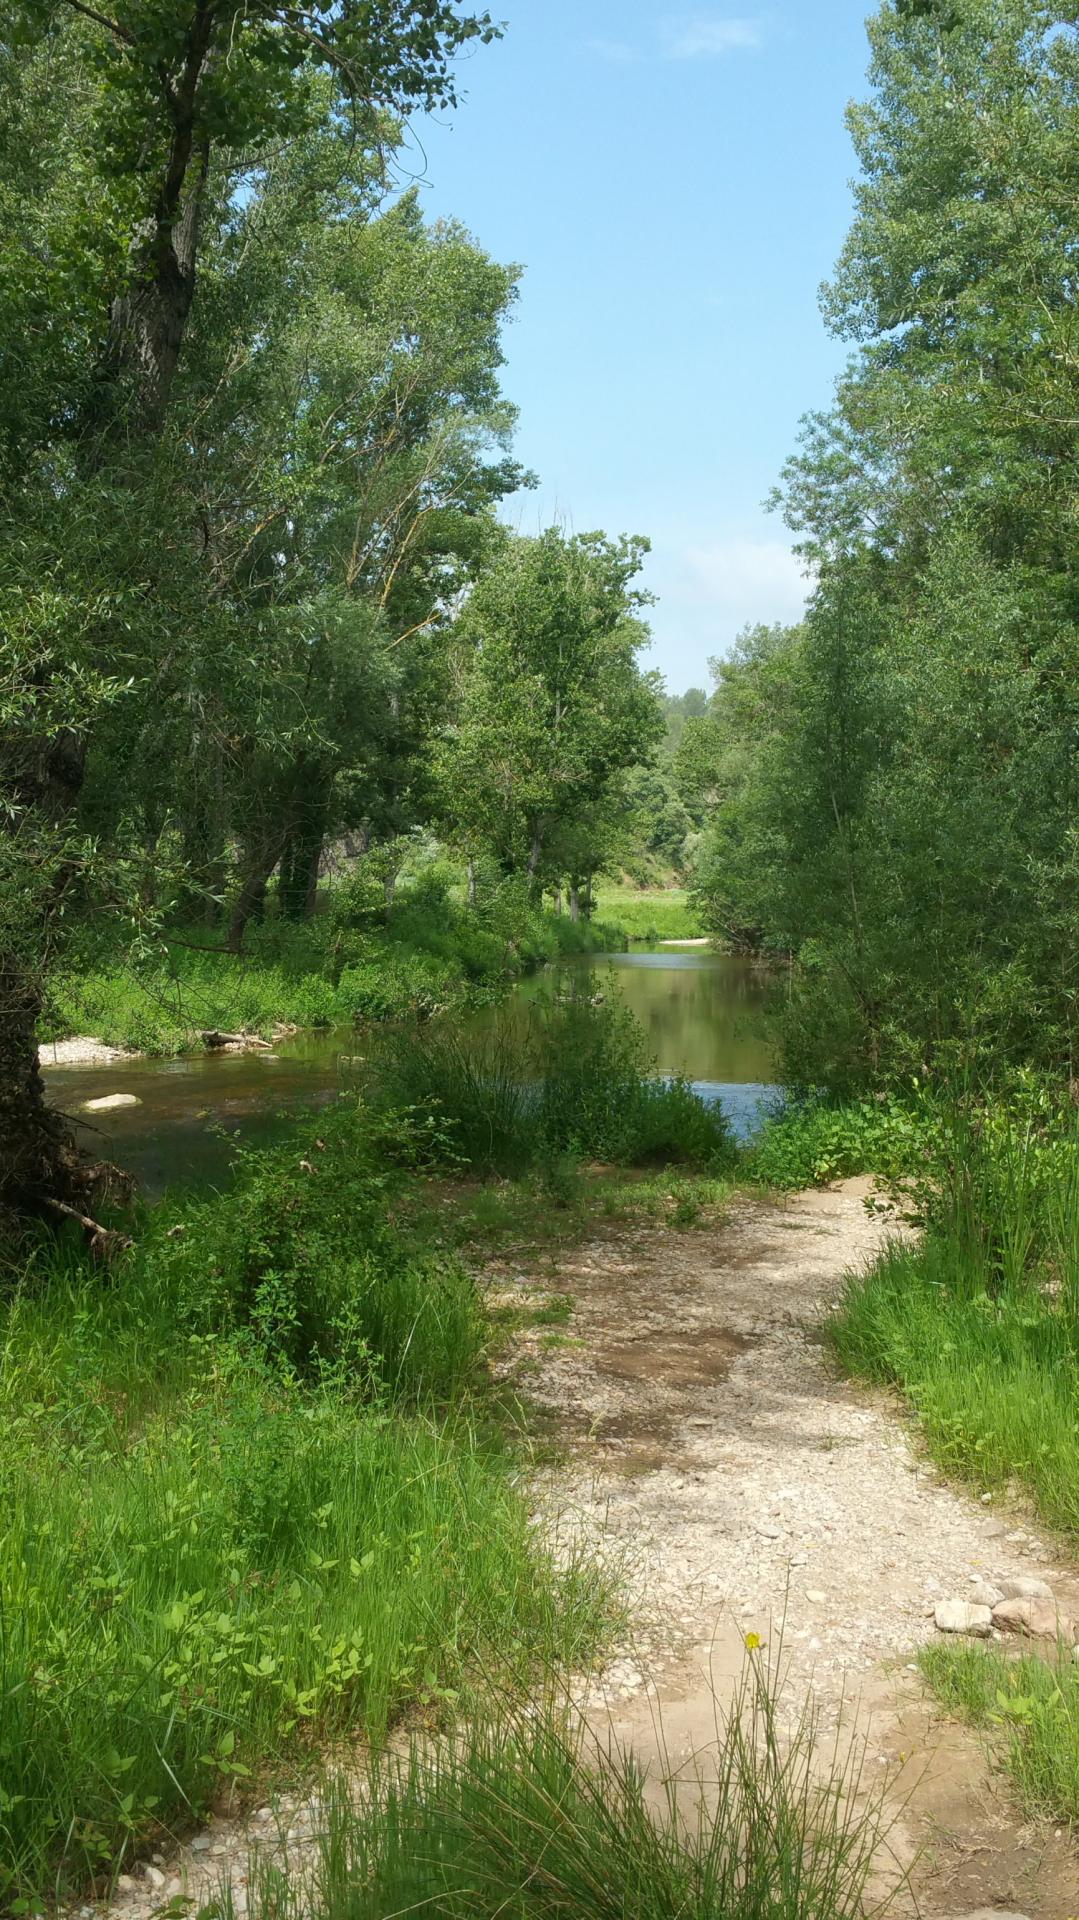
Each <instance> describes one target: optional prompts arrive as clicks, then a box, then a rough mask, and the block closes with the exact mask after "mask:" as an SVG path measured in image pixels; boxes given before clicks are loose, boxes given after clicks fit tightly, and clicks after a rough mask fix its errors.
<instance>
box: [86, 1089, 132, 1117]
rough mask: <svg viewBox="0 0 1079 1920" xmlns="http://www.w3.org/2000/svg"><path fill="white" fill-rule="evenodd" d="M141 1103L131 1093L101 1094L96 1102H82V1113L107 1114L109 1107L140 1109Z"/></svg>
mask: <svg viewBox="0 0 1079 1920" xmlns="http://www.w3.org/2000/svg"><path fill="white" fill-rule="evenodd" d="M141 1105H142V1101H141V1100H139V1099H138V1098H137V1096H136V1095H135V1094H133V1093H102V1094H99V1096H98V1098H97V1099H96V1100H84V1101H83V1103H82V1110H83V1112H84V1113H107V1112H108V1110H109V1108H110V1107H141Z"/></svg>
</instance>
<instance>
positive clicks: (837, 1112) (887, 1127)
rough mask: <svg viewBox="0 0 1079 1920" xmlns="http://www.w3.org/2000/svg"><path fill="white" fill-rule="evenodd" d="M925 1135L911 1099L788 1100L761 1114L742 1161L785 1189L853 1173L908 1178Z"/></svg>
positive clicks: (922, 1150) (916, 1164)
mask: <svg viewBox="0 0 1079 1920" xmlns="http://www.w3.org/2000/svg"><path fill="white" fill-rule="evenodd" d="M926 1137H927V1136H926V1120H925V1116H924V1114H920V1113H918V1112H917V1111H916V1110H915V1108H914V1107H913V1105H912V1103H910V1102H907V1103H906V1104H904V1103H903V1102H901V1101H899V1100H897V1099H887V1100H859V1101H849V1102H846V1103H841V1102H836V1101H831V1100H826V1099H823V1098H818V1099H812V1098H806V1099H801V1100H797V1099H791V1100H788V1101H787V1102H786V1104H785V1105H784V1106H783V1107H782V1108H781V1109H780V1110H779V1111H778V1112H777V1113H774V1114H772V1115H771V1116H769V1117H768V1118H767V1119H766V1121H765V1123H764V1125H763V1127H762V1128H761V1130H760V1132H759V1133H758V1134H757V1135H756V1136H755V1138H754V1139H753V1141H752V1143H751V1145H750V1147H749V1148H748V1153H747V1161H746V1165H747V1169H748V1171H749V1173H750V1175H751V1177H752V1178H753V1179H754V1180H759V1181H760V1182H761V1184H762V1185H764V1186H766V1187H778V1188H782V1189H786V1190H789V1191H796V1190H797V1189H798V1188H799V1187H815V1186H827V1185H828V1183H829V1182H830V1181H832V1180H845V1179H848V1178H849V1177H850V1176H851V1175H852V1174H856V1173H876V1174H880V1175H882V1176H883V1177H885V1178H888V1179H892V1180H896V1181H901V1180H908V1181H909V1179H910V1178H911V1177H912V1176H913V1175H914V1174H915V1172H916V1171H917V1170H918V1169H919V1168H920V1166H921V1165H922V1162H923V1160H924V1157H925V1147H926Z"/></svg>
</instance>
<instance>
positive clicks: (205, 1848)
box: [191, 1833, 210, 1853]
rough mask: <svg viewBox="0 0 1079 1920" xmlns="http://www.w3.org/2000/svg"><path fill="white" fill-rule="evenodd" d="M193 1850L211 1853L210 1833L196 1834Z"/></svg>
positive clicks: (192, 1845) (192, 1844)
mask: <svg viewBox="0 0 1079 1920" xmlns="http://www.w3.org/2000/svg"><path fill="white" fill-rule="evenodd" d="M191 1851H192V1853H209V1851H210V1836H209V1834H208V1833H197V1834H196V1835H195V1838H194V1839H193V1840H192V1842H191Z"/></svg>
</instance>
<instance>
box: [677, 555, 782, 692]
mask: <svg viewBox="0 0 1079 1920" xmlns="http://www.w3.org/2000/svg"><path fill="white" fill-rule="evenodd" d="M648 584H649V585H650V586H651V587H652V588H653V590H654V591H655V593H656V594H657V596H658V604H657V605H656V606H654V607H653V608H651V610H650V613H649V616H648V617H649V619H650V622H651V625H652V629H653V633H654V636H655V637H654V642H653V646H652V649H651V652H650V654H649V659H648V664H649V665H650V666H655V667H658V668H659V669H660V671H661V672H662V673H663V674H664V676H665V677H666V679H667V683H668V685H669V686H670V687H672V688H673V689H674V690H675V691H680V690H681V688H682V687H684V686H689V685H690V684H691V683H692V684H694V685H696V686H702V685H703V684H704V683H705V681H706V680H707V671H706V665H705V663H706V661H707V660H708V659H709V658H710V657H712V656H713V655H715V656H718V657H719V658H722V657H724V656H725V655H726V654H728V653H729V652H730V650H731V647H732V646H733V644H734V642H735V640H736V639H737V637H738V635H739V633H740V632H741V630H742V628H743V627H745V626H749V625H751V624H752V625H756V623H757V622H758V621H760V622H763V623H764V624H766V625H771V624H772V623H773V622H775V621H781V622H783V623H784V624H785V625H786V624H790V623H792V622H794V621H795V620H800V619H801V617H802V614H803V612H804V610H805V604H806V601H807V600H808V598H809V595H810V593H811V591H812V586H813V583H812V581H811V580H810V579H808V578H807V577H806V575H805V573H804V572H803V565H802V561H801V560H800V559H799V557H798V555H797V554H795V553H792V552H791V550H790V547H789V546H788V545H787V544H786V542H785V541H783V540H781V539H776V538H775V537H774V536H770V535H769V534H767V533H764V532H762V533H760V534H758V533H756V532H753V531H750V530H747V529H744V528H743V529H734V528H732V529H731V530H730V531H729V532H727V533H721V534H719V535H717V536H716V538H714V539H700V540H695V541H691V542H689V543H683V542H679V541H678V540H677V539H673V540H670V541H668V540H666V539H664V538H663V537H662V536H659V537H658V538H657V539H656V541H655V545H654V548H653V552H652V557H651V562H650V564H649V568H648Z"/></svg>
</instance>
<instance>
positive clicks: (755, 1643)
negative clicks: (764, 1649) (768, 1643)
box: [746, 1633, 761, 1653]
mask: <svg viewBox="0 0 1079 1920" xmlns="http://www.w3.org/2000/svg"><path fill="white" fill-rule="evenodd" d="M760 1644H761V1637H760V1634H759V1633H747V1634H746V1652H747V1653H756V1651H757V1648H758V1647H759V1646H760Z"/></svg>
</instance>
